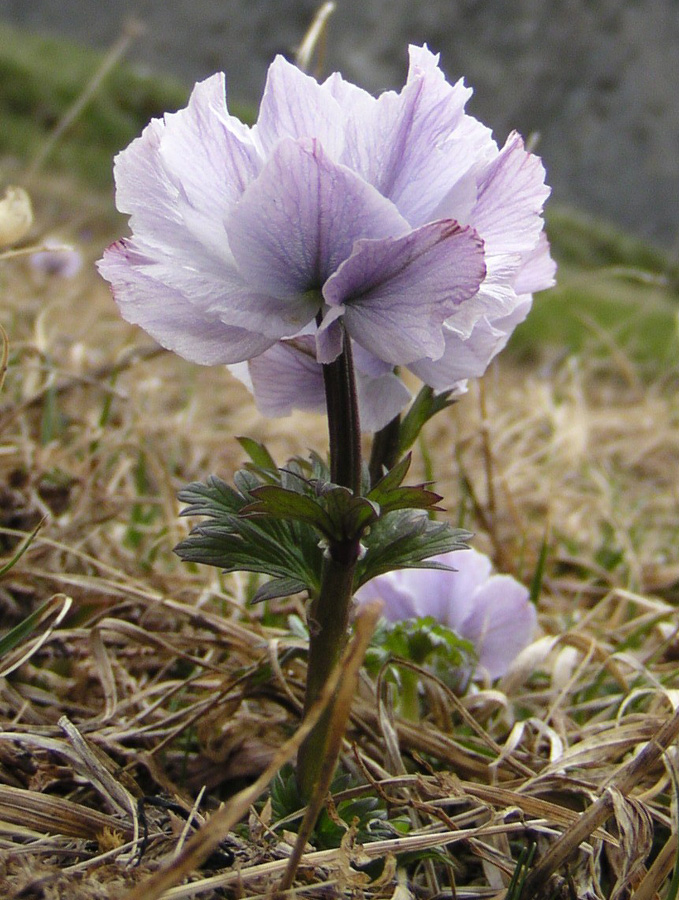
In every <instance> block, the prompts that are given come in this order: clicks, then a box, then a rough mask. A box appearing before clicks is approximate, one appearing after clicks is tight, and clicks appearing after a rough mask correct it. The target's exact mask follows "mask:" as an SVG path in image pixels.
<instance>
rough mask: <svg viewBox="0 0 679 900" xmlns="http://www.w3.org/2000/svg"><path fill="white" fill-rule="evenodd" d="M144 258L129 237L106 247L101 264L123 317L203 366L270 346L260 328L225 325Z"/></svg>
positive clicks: (230, 360) (240, 357)
mask: <svg viewBox="0 0 679 900" xmlns="http://www.w3.org/2000/svg"><path fill="white" fill-rule="evenodd" d="M145 262H147V261H146V260H145V258H144V257H140V256H139V255H138V253H137V252H136V251H135V250H134V248H133V247H132V246H131V244H130V243H129V242H127V241H118V242H117V243H115V244H112V245H111V246H110V247H109V248H108V249H107V250H106V251H105V252H104V256H103V259H101V260H100V261H99V263H98V268H99V271H100V272H101V274H102V275H103V277H104V278H106V279H107V281H110V282H111V284H112V286H113V297H114V299H115V301H116V303H117V305H118V308H119V309H120V313H121V315H122V316H123V318H124V319H126V320H127V321H128V322H131V323H132V324H134V325H140V326H141V327H142V328H143V329H144V330H145V331H147V332H148V333H149V334H150V335H151V337H153V338H154V339H155V340H156V341H157V342H158V343H159V344H160V345H161V346H163V347H166V348H167V349H168V350H173V351H174V352H175V353H178V354H179V355H180V356H182V357H184V359H188V360H190V361H191V362H195V363H199V364H201V365H205V366H210V365H219V364H223V363H235V362H240V361H241V360H245V359H249V358H250V357H251V356H253V355H256V354H258V353H262V352H263V351H264V350H266V349H267V347H269V346H271V343H272V341H271V340H270V339H268V338H266V337H264V336H263V335H262V334H258V333H254V332H251V331H247V330H245V329H243V328H233V327H231V326H228V325H225V324H224V323H223V322H221V321H220V319H219V317H218V316H217V315H215V314H214V313H209V312H205V311H201V310H198V309H196V307H195V305H194V304H192V303H191V302H190V300H188V299H187V298H186V297H185V296H184V295H183V294H181V293H180V292H178V291H176V290H173V289H172V288H169V287H168V286H167V285H166V284H163V283H162V282H159V281H157V280H155V279H154V278H152V277H150V276H149V275H147V274H145V272H144V263H145Z"/></svg>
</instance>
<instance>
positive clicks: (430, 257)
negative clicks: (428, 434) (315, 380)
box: [99, 47, 548, 411]
mask: <svg viewBox="0 0 679 900" xmlns="http://www.w3.org/2000/svg"><path fill="white" fill-rule="evenodd" d="M470 94H471V91H470V90H469V89H468V88H466V87H465V86H464V84H463V83H462V82H461V81H459V82H457V83H456V84H454V85H451V84H448V83H447V82H446V80H445V77H444V75H443V73H442V72H441V70H440V68H439V66H438V57H437V56H435V55H434V54H432V53H431V52H430V51H429V50H428V49H427V48H426V47H411V48H410V68H409V73H408V78H407V81H406V84H405V86H404V87H403V89H402V90H401V91H400V93H395V92H393V91H388V92H385V93H383V94H381V95H380V96H379V97H377V98H374V97H372V96H371V95H370V94H368V93H366V92H365V91H363V90H361V89H360V88H358V87H356V86H355V85H352V84H350V83H348V82H346V81H344V80H343V79H342V78H341V76H340V75H338V74H334V75H331V76H330V77H329V78H328V79H327V80H326V81H324V82H323V83H320V84H319V83H318V82H317V81H316V80H315V79H313V78H311V77H310V76H308V75H305V74H304V73H302V72H301V71H299V70H298V69H297V68H296V67H295V66H293V65H291V64H290V63H288V62H287V61H286V60H285V59H283V58H282V57H277V58H276V60H275V61H274V62H273V63H272V65H271V67H270V69H269V73H268V76H267V83H266V87H265V91H264V96H263V99H262V103H261V107H260V110H259V117H258V119H257V122H256V124H255V125H254V126H253V127H248V126H246V125H244V124H242V123H241V122H240V121H238V120H237V119H236V118H234V117H233V116H231V115H230V114H229V113H228V110H227V106H226V100H225V82H224V76H223V75H221V74H218V75H214V76H213V77H211V78H208V79H207V80H206V81H203V82H201V83H199V84H197V85H196V86H195V88H194V90H193V92H192V95H191V98H190V100H189V104H188V106H187V107H186V108H185V109H183V110H180V111H179V112H177V113H175V114H172V115H166V116H165V117H164V118H163V119H162V120H160V119H154V120H152V121H151V123H150V124H149V125H148V126H147V128H146V129H145V130H144V132H143V133H142V135H141V137H139V138H138V139H137V140H135V141H133V143H132V144H131V145H130V146H129V147H128V148H127V149H126V150H124V151H123V152H122V153H120V154H119V155H118V156H117V158H116V164H115V178H116V188H117V193H116V197H117V205H118V208H119V209H120V210H121V211H122V212H125V213H128V214H129V215H130V216H131V219H130V224H131V228H132V237H131V238H129V239H123V240H121V241H118V242H116V243H115V244H113V245H112V246H111V247H109V248H108V250H107V251H106V252H105V254H104V258H103V260H101V261H100V263H99V269H100V272H101V273H102V275H103V276H104V277H105V278H106V279H107V280H108V281H110V282H111V285H112V288H113V294H114V297H115V299H116V301H117V303H118V305H119V307H120V310H121V312H122V314H123V316H124V317H125V318H126V319H128V320H129V321H131V322H134V323H137V324H139V325H141V326H142V327H143V328H145V329H146V330H147V331H148V332H149V333H150V334H151V335H152V336H153V337H154V338H155V339H156V340H157V341H158V342H159V343H161V344H162V345H163V346H165V347H168V348H170V349H172V350H174V351H176V352H177V353H179V354H180V355H182V356H184V357H186V358H187V359H190V360H193V361H195V362H198V363H203V364H217V363H230V364H233V363H239V362H244V361H248V360H254V359H256V358H257V357H260V356H262V354H266V353H270V354H273V356H272V357H268V358H267V359H266V360H263V362H267V363H268V362H270V361H271V359H276V360H278V361H279V362H280V361H281V360H283V361H285V360H287V361H288V362H290V361H291V360H294V366H295V367H296V368H297V369H298V370H299V369H300V367H301V368H303V369H305V370H306V371H307V372H308V373H311V372H312V370H313V366H311V365H309V363H308V362H307V361H306V360H305V359H300V358H299V357H297V356H293V355H292V354H291V353H290V352H288V351H290V349H291V348H292V350H294V351H295V352H296V353H299V352H301V353H302V356H304V357H309V359H310V360H311V362H314V361H315V362H316V363H327V362H330V361H332V360H333V359H335V358H336V357H337V355H338V354H339V352H340V351H341V347H342V341H343V339H344V334H346V335H348V336H349V338H350V339H351V340H353V342H354V344H355V345H356V348H357V353H356V356H357V357H358V356H359V352H360V353H362V355H363V362H362V365H361V364H359V366H358V368H359V371H360V372H362V374H363V375H364V376H366V379H365V385H364V387H365V388H366V390H364V393H371V394H372V395H378V396H381V395H382V393H385V392H386V394H385V395H386V396H388V397H389V398H390V404H391V406H392V407H397V406H399V404H401V406H400V408H402V407H403V405H405V403H406V402H407V394H406V393H405V389H404V388H402V387H400V386H398V385H396V376H393V372H392V370H393V368H394V367H395V366H400V365H410V366H411V367H412V368H413V371H415V372H416V374H418V375H420V377H425V376H426V377H430V375H429V371H428V369H426V367H427V366H429V365H434V364H436V362H437V361H439V363H440V364H441V365H442V366H444V367H445V368H446V375H445V379H448V378H449V374H448V371H447V370H448V369H451V368H454V366H453V365H452V364H451V363H450V362H449V357H452V356H454V355H455V346H456V343H459V341H460V340H465V341H469V340H471V339H472V337H473V335H474V332H475V329H477V330H478V329H480V330H478V335H479V338H478V344H479V345H481V343H484V342H485V343H484V347H485V345H487V344H489V343H492V342H493V341H495V343H496V344H497V343H498V342H501V341H502V339H503V335H504V334H505V331H506V328H505V329H504V330H503V324H502V323H503V322H504V323H506V322H507V321H508V320H509V319H512V321H513V319H516V317H517V315H520V312H517V311H519V310H521V309H522V308H525V302H524V300H523V299H522V295H520V294H519V293H517V291H518V290H519V280H520V276H521V273H522V271H523V270H525V269H527V268H528V267H529V262H530V259H531V257H532V256H533V255H534V254H535V251H536V248H537V246H538V244H539V241H540V235H541V232H542V219H541V217H540V212H541V209H542V204H543V202H544V200H545V199H546V197H547V195H548V189H547V188H546V187H545V186H544V170H543V169H542V165H541V163H540V161H539V160H538V159H537V158H536V157H534V156H531V155H530V154H528V153H527V152H526V151H525V149H524V147H523V142H522V141H521V139H520V137H519V136H518V135H512V136H510V138H509V140H508V142H507V144H506V145H505V147H504V148H503V149H502V150H498V147H497V145H496V144H495V142H494V141H493V139H492V137H491V135H490V131H489V130H488V129H487V128H486V127H485V126H483V125H482V124H481V123H479V122H478V121H477V120H476V119H474V118H472V117H471V116H468V115H467V114H466V113H465V111H464V106H465V103H466V101H467V99H468V97H469V96H470ZM537 283H538V285H541V286H544V283H545V278H544V277H543V278H542V279H540V278H538V279H537ZM524 287H525V289H526V290H534V289H536V287H535V284H526V285H525V286H524ZM522 304H523V307H522ZM340 325H343V326H344V327H343V328H342V327H340ZM482 333H483V341H482V339H481V334H482ZM291 339H292V340H294V341H295V343H292V344H289V345H287V350H286V346H285V345H284V346H283V347H281V345H280V342H281V341H289V340H291ZM302 339H303V340H302ZM473 343H474V345H476V343H477V340H476V339H474V342H473ZM358 348H360V351H359V349H358ZM487 353H488V351H487V350H486V349H484V350H483V352H482V355H487ZM256 365H257V364H255V363H254V362H253V363H252V366H253V367H255V368H256ZM418 369H419V370H421V372H422V374H420V371H418ZM298 374H299V372H298ZM455 374H456V375H457V372H456V373H455ZM441 377H442V378H443V377H444V376H441ZM251 381H252V383H253V385H254V386H255V392H256V393H257V387H256V385H257V383H258V381H259V378H258V377H257V376H256V373H255V374H254V375H252V373H251ZM291 383H292V382H291ZM310 395H314V396H315V389H313V390H311V391H310ZM399 397H400V399H399ZM404 398H405V399H404ZM280 399H281V403H282V405H283V406H286V407H289V404H288V401H287V400H285V401H284V402H283V398H282V397H281V398H280ZM301 400H302V404H303V403H304V402H306V394H305V395H304V396H303V397H302V398H301ZM270 401H271V398H269V400H264V401H261V400H260V401H259V402H260V405H262V403H263V405H265V406H267V405H268V406H269V408H270V409H271V410H272V411H275V409H276V408H277V407H276V404H275V403H273V402H270ZM378 405H380V406H381V405H386V406H389V404H382V403H381V401H380V402H379V403H378Z"/></svg>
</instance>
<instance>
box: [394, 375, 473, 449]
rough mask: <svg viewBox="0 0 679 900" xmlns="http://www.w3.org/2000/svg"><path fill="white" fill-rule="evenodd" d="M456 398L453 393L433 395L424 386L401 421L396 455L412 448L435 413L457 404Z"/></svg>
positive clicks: (445, 392) (446, 392) (430, 390)
mask: <svg viewBox="0 0 679 900" xmlns="http://www.w3.org/2000/svg"><path fill="white" fill-rule="evenodd" d="M457 400H458V398H457V396H453V391H442V392H441V393H438V394H436V393H434V390H433V388H430V387H429V386H428V385H425V386H424V387H423V388H422V389H421V390H420V392H419V394H418V395H417V397H415V399H414V400H413V402H412V404H411V406H410V409H409V410H408V412H407V413H406V415H405V416H404V417H403V420H402V421H401V431H400V437H399V444H398V455H399V456H400V455H401V454H403V453H405V452H406V451H407V450H410V448H411V447H412V446H413V444H414V443H415V441H416V440H417V437H418V435H419V433H420V431H422V428H423V427H424V425H425V424H426V423H427V422H428V421H429V419H431V418H432V417H433V416H435V415H436V413H439V412H441V410H444V409H447V408H448V407H449V406H452V405H453V404H454V403H457Z"/></svg>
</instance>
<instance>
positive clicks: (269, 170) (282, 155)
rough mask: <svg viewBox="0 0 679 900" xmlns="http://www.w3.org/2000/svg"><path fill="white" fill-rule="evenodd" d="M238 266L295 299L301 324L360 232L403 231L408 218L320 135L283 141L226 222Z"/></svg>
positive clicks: (266, 289)
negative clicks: (335, 158)
mask: <svg viewBox="0 0 679 900" xmlns="http://www.w3.org/2000/svg"><path fill="white" fill-rule="evenodd" d="M227 231H228V235H229V242H230V244H231V249H232V251H233V254H234V256H235V258H236V261H237V263H238V266H239V268H240V270H241V272H242V273H243V276H244V277H245V278H247V281H248V283H249V284H251V285H252V287H253V289H254V290H256V291H261V292H263V293H267V294H271V295H272V296H275V297H279V298H286V299H289V300H290V301H291V304H290V309H291V323H292V321H295V322H298V323H299V327H302V325H304V324H306V322H308V321H309V318H313V316H314V315H315V312H316V310H317V309H318V302H317V300H315V301H314V302H315V305H314V304H313V303H310V300H309V298H308V297H306V296H305V295H306V294H307V293H308V292H310V291H315V290H320V288H321V287H322V286H323V284H324V282H325V281H326V279H327V278H328V277H329V276H330V275H332V273H333V272H334V271H335V269H336V268H337V267H338V266H339V265H340V263H342V262H343V261H344V260H345V259H346V258H347V257H348V256H349V254H350V253H351V250H352V247H353V245H354V242H355V241H356V240H358V239H359V238H377V237H379V238H382V237H391V236H396V235H400V234H404V233H406V232H407V231H408V224H407V222H406V221H405V220H404V219H403V218H402V217H401V216H400V215H399V213H398V211H397V209H396V207H395V206H394V205H393V203H391V202H390V201H389V200H386V199H385V198H384V197H381V196H380V195H379V193H378V192H377V191H376V190H375V188H373V187H371V186H370V185H369V184H366V182H364V181H362V180H361V179H360V178H359V177H358V176H357V175H355V174H354V173H353V172H351V171H349V169H347V168H346V167H345V166H340V165H337V164H336V163H334V162H332V160H331V159H330V158H329V157H328V155H327V154H326V153H325V150H324V149H323V147H322V145H321V144H320V143H319V141H317V140H305V139H303V140H299V141H291V140H284V141H282V142H281V143H280V144H279V145H278V146H277V147H276V149H275V151H274V152H273V154H272V155H271V157H270V158H269V160H268V161H267V164H266V166H265V167H264V169H263V171H262V173H261V175H260V176H259V178H257V179H256V180H255V181H254V182H253V183H252V184H251V185H250V186H249V187H248V188H247V189H246V191H245V193H244V194H243V197H242V199H241V201H240V203H239V204H238V206H237V207H236V209H235V210H234V212H233V214H232V216H231V217H230V219H229V221H228V222H227Z"/></svg>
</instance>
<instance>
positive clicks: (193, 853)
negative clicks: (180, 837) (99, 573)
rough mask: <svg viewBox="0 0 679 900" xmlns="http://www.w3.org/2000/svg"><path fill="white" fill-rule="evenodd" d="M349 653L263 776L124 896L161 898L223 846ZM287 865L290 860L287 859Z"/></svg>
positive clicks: (302, 732)
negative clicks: (169, 860)
mask: <svg viewBox="0 0 679 900" xmlns="http://www.w3.org/2000/svg"><path fill="white" fill-rule="evenodd" d="M371 633H372V632H371ZM351 649H352V648H351V647H350V648H349V651H348V653H350V652H351ZM347 655H348V654H345V655H344V656H343V657H342V659H341V660H340V663H339V665H337V666H336V668H335V671H334V672H333V673H332V675H331V676H330V678H329V679H328V681H327V682H326V684H325V687H324V688H323V691H322V692H321V696H320V697H319V699H318V702H317V703H315V704H314V705H313V706H312V707H311V709H310V710H309V712H308V714H307V715H306V717H305V719H304V721H303V722H302V724H301V725H300V727H299V728H298V729H297V731H296V732H295V733H294V734H293V736H292V737H291V738H290V739H289V740H288V741H286V742H285V743H284V744H283V746H282V747H281V748H280V749H279V750H278V752H277V753H276V754H275V755H274V757H273V759H272V760H271V762H270V763H269V765H268V766H267V767H266V769H265V770H264V771H263V772H262V774H261V775H260V776H259V778H258V779H257V780H256V781H255V782H254V783H253V784H251V785H250V786H249V787H247V788H244V789H243V790H242V791H239V793H237V794H236V795H235V796H233V797H232V798H231V800H230V801H229V802H228V803H227V804H225V805H224V806H223V807H221V809H219V810H217V812H216V813H214V815H212V816H211V818H210V819H209V821H208V822H207V824H206V825H205V826H204V827H203V828H202V829H201V830H200V831H199V832H198V833H197V834H195V835H194V836H193V837H192V838H191V839H190V840H189V841H187V844H186V847H185V848H184V850H183V851H182V852H181V853H180V855H179V856H178V857H177V858H176V859H173V860H172V862H171V864H169V865H167V866H164V867H163V868H161V869H159V870H158V871H157V872H156V873H154V874H153V875H152V876H151V878H149V879H148V880H147V881H144V882H142V883H141V884H139V885H137V886H136V887H135V888H133V889H132V890H131V891H130V892H129V893H127V894H125V896H124V898H123V900H158V898H159V897H160V896H161V895H162V894H163V893H164V892H165V891H167V890H168V889H169V888H171V887H172V886H173V885H175V884H177V882H179V881H181V880H182V879H183V878H184V877H186V876H187V875H188V874H189V873H190V872H192V871H193V870H194V869H195V868H197V867H198V866H199V865H200V864H201V863H202V862H203V860H205V859H206V858H207V857H208V856H209V855H210V853H211V852H212V851H213V850H215V849H216V848H217V847H218V846H219V844H220V842H221V841H222V840H223V838H224V837H225V835H226V834H227V833H228V831H229V830H230V829H231V828H233V826H234V825H235V824H236V822H238V821H239V819H241V818H242V816H244V815H245V813H246V812H247V811H248V809H249V807H250V806H251V805H252V804H253V803H254V802H255V800H256V799H257V798H258V797H259V796H260V794H261V793H262V792H263V791H264V790H266V788H267V786H268V784H269V782H270V781H271V779H272V778H273V777H274V775H275V774H276V772H278V770H279V769H280V768H281V766H283V765H285V763H286V762H289V760H291V759H292V757H293V756H294V755H295V753H297V751H298V750H299V748H300V746H301V744H302V743H303V741H304V739H305V738H306V737H307V735H308V734H309V733H310V732H311V730H312V729H313V727H314V726H315V724H316V722H317V721H318V720H319V719H320V717H321V716H322V715H323V713H324V712H325V709H326V707H327V706H328V704H329V703H330V702H331V701H332V698H333V697H334V695H335V691H336V690H337V686H338V684H339V683H340V681H341V679H343V678H344V677H345V669H346V660H347ZM285 865H287V860H286V861H285V862H284V866H285ZM281 868H283V866H281Z"/></svg>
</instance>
